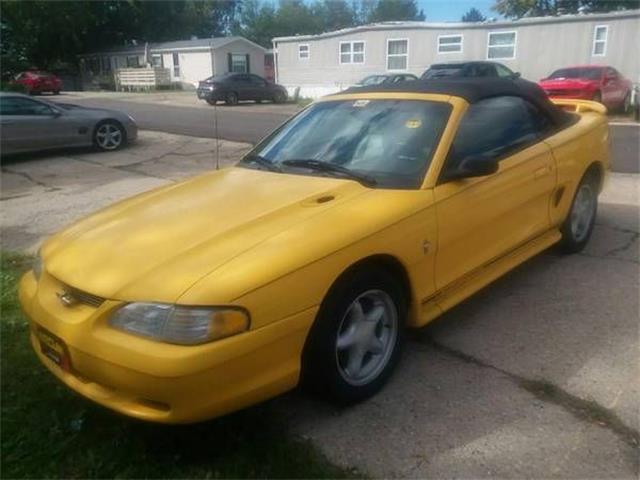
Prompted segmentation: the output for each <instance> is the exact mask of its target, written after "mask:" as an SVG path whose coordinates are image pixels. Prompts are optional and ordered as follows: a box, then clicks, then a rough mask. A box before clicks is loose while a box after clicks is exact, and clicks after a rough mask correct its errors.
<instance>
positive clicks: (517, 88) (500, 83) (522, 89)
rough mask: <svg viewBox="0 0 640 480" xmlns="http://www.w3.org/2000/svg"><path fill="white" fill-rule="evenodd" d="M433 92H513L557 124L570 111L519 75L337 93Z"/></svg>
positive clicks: (480, 95) (472, 97)
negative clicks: (563, 108) (518, 76)
mask: <svg viewBox="0 0 640 480" xmlns="http://www.w3.org/2000/svg"><path fill="white" fill-rule="evenodd" d="M374 92H405V93H436V94H442V95H452V96H454V97H461V98H464V99H465V100H466V101H467V102H469V103H476V102H478V101H480V100H484V99H485V98H491V97H501V96H505V95H506V96H516V97H522V98H524V99H526V100H528V101H529V102H531V103H532V104H534V105H536V106H537V107H538V108H539V109H540V110H542V111H543V112H545V113H546V114H547V116H548V117H549V118H550V119H551V120H552V121H553V123H555V124H556V125H557V126H563V125H566V124H567V123H571V122H572V120H573V118H574V115H571V114H570V113H568V112H566V111H564V110H562V109H561V108H560V107H558V106H556V105H554V104H553V103H552V102H551V101H550V100H549V98H548V97H547V94H546V93H545V92H544V90H542V88H541V87H540V86H539V85H538V84H536V83H533V82H529V81H527V80H523V79H521V78H518V79H511V78H495V77H493V78H447V79H446V80H444V79H443V80H416V81H408V82H398V83H393V84H390V85H373V86H370V87H359V88H350V89H348V90H345V91H343V92H340V93H374Z"/></svg>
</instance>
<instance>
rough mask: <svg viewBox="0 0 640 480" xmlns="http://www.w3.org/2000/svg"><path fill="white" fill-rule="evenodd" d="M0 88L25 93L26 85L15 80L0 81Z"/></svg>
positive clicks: (4, 90) (5, 90)
mask: <svg viewBox="0 0 640 480" xmlns="http://www.w3.org/2000/svg"><path fill="white" fill-rule="evenodd" d="M0 90H2V91H3V92H20V93H27V87H25V86H24V85H22V84H21V83H15V82H0Z"/></svg>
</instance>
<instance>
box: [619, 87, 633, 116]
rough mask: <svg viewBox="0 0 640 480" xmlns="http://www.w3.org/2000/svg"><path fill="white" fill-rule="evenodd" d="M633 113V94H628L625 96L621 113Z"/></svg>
mask: <svg viewBox="0 0 640 480" xmlns="http://www.w3.org/2000/svg"><path fill="white" fill-rule="evenodd" d="M630 111H631V92H627V94H626V95H625V96H624V100H623V101H622V105H620V112H621V113H624V114H627V113H629V112H630Z"/></svg>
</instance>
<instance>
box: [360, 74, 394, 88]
mask: <svg viewBox="0 0 640 480" xmlns="http://www.w3.org/2000/svg"><path fill="white" fill-rule="evenodd" d="M386 78H387V76H386V75H369V76H368V77H365V78H364V79H362V80H360V81H359V82H358V85H362V86H369V85H380V84H381V83H382V82H384V81H385V80H386Z"/></svg>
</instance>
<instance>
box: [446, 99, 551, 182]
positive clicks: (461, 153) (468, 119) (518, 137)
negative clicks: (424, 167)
mask: <svg viewBox="0 0 640 480" xmlns="http://www.w3.org/2000/svg"><path fill="white" fill-rule="evenodd" d="M550 126H551V123H550V122H549V120H548V119H547V118H546V117H545V116H544V114H543V113H542V112H540V111H539V110H538V109H537V108H536V107H535V106H533V105H531V104H530V103H529V102H527V101H526V100H524V99H522V98H520V97H508V96H503V97H495V98H489V99H486V100H481V101H479V102H477V103H474V104H472V105H471V106H470V107H469V108H468V109H467V111H466V113H465V115H464V117H462V120H461V121H460V124H459V125H458V131H457V132H456V136H455V138H454V139H453V143H452V144H451V148H450V150H449V155H448V156H447V163H446V167H445V170H446V171H453V170H455V169H456V168H457V167H458V165H459V164H460V162H461V161H462V160H464V159H465V158H467V157H485V158H496V157H502V156H504V155H506V154H508V153H510V152H514V151H516V150H519V149H521V148H523V147H525V146H527V145H530V144H533V143H535V142H536V141H537V140H538V138H539V136H540V135H541V134H542V133H543V132H545V131H548V130H549V127H550Z"/></svg>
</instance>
